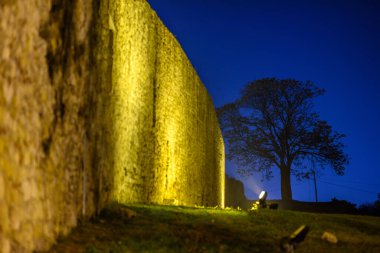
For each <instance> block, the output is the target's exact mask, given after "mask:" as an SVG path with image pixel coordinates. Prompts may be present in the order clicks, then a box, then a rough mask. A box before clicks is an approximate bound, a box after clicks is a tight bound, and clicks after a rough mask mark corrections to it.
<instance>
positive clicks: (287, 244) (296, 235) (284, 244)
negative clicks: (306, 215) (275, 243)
mask: <svg viewBox="0 0 380 253" xmlns="http://www.w3.org/2000/svg"><path fill="white" fill-rule="evenodd" d="M309 229H310V228H309V226H306V225H302V226H300V227H299V228H298V229H297V230H296V231H294V232H293V233H292V234H291V235H290V236H287V237H283V238H282V239H281V242H280V248H281V251H282V252H285V253H293V252H294V250H295V249H296V247H297V246H298V245H299V244H300V243H301V242H303V240H305V238H306V235H307V233H308V232H309Z"/></svg>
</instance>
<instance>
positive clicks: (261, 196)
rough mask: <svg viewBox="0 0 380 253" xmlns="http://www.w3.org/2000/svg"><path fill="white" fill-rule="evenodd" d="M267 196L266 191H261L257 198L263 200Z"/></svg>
mask: <svg viewBox="0 0 380 253" xmlns="http://www.w3.org/2000/svg"><path fill="white" fill-rule="evenodd" d="M267 196H268V192H266V191H261V193H260V195H259V200H262V201H265V200H266V199H267Z"/></svg>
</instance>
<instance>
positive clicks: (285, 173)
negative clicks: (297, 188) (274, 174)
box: [281, 166, 293, 202]
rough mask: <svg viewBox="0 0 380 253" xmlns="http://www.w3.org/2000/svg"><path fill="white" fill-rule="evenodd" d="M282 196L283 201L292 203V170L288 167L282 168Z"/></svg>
mask: <svg viewBox="0 0 380 253" xmlns="http://www.w3.org/2000/svg"><path fill="white" fill-rule="evenodd" d="M281 196H282V200H283V201H289V202H290V201H292V200H293V197H292V185H291V184H290V169H289V168H287V167H286V166H283V167H282V168H281Z"/></svg>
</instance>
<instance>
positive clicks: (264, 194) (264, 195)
mask: <svg viewBox="0 0 380 253" xmlns="http://www.w3.org/2000/svg"><path fill="white" fill-rule="evenodd" d="M267 197H268V192H267V191H261V193H260V195H259V200H258V201H256V204H258V205H259V207H261V208H265V207H267V203H266V200H267Z"/></svg>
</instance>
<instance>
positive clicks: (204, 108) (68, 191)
mask: <svg viewBox="0 0 380 253" xmlns="http://www.w3.org/2000/svg"><path fill="white" fill-rule="evenodd" d="M0 38H1V39H0V252H2V253H3V252H4V253H8V252H31V251H33V250H37V251H38V250H46V249H47V248H48V247H49V246H50V245H51V244H52V243H54V241H55V239H56V238H57V236H58V235H62V234H63V235H64V234H66V233H68V232H69V231H70V229H71V228H72V227H73V226H75V225H76V224H77V223H78V220H80V219H85V218H87V217H89V216H91V215H93V214H94V213H96V212H97V211H99V210H100V209H101V208H102V207H104V205H105V204H107V203H109V202H111V201H119V202H123V203H128V202H145V203H160V204H185V205H208V206H210V205H212V206H215V205H220V206H223V205H224V190H223V189H224V146H223V139H222V136H221V133H220V129H219V126H218V122H217V118H216V115H215V111H214V107H213V104H212V101H211V99H210V97H209V96H208V94H207V91H206V89H205V88H204V86H203V85H202V83H201V81H200V80H199V78H198V76H197V74H196V73H195V71H194V69H193V68H192V66H191V64H190V62H189V60H188V59H187V57H186V55H185V54H184V52H183V51H182V49H181V47H180V45H179V43H178V42H177V41H176V39H175V38H174V37H173V35H172V34H170V32H169V31H168V30H167V29H166V27H165V26H164V25H163V24H162V23H161V21H160V20H159V19H158V17H157V16H156V14H155V13H154V11H152V10H151V8H150V7H149V5H148V4H147V3H146V1H144V0H109V1H107V0H100V1H96V0H94V1H91V0H76V1H69V0H66V1H60V0H51V1H49V0H28V1H24V0H0Z"/></svg>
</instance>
